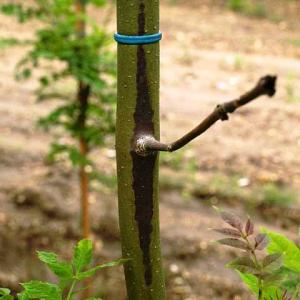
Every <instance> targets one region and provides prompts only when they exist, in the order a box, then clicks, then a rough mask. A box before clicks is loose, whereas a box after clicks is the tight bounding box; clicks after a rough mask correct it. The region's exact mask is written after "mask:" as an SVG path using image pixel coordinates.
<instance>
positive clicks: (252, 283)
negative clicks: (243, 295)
mask: <svg viewBox="0 0 300 300" xmlns="http://www.w3.org/2000/svg"><path fill="white" fill-rule="evenodd" d="M237 272H238V274H239V275H240V277H241V279H242V281H243V282H244V283H245V284H246V285H247V286H248V287H249V288H250V290H251V291H252V292H253V293H254V294H255V295H258V279H257V277H256V276H255V275H253V274H245V273H241V272H239V271H237Z"/></svg>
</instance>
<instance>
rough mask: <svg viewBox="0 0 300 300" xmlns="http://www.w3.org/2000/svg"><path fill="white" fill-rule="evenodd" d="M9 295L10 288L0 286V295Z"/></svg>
mask: <svg viewBox="0 0 300 300" xmlns="http://www.w3.org/2000/svg"><path fill="white" fill-rule="evenodd" d="M3 295H10V290H9V289H5V288H0V296H3Z"/></svg>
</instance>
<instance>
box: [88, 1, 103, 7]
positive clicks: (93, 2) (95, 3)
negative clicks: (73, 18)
mask: <svg viewBox="0 0 300 300" xmlns="http://www.w3.org/2000/svg"><path fill="white" fill-rule="evenodd" d="M90 3H91V4H93V5H95V6H99V7H100V6H103V5H105V4H106V0H90Z"/></svg>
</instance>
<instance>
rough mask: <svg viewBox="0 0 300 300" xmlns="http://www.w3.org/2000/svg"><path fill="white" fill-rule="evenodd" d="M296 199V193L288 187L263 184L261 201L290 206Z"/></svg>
mask: <svg viewBox="0 0 300 300" xmlns="http://www.w3.org/2000/svg"><path fill="white" fill-rule="evenodd" d="M296 201H297V196H296V194H295V193H294V192H293V191H292V190H289V189H286V188H283V187H280V186H277V185H275V184H274V183H268V184H266V185H265V186H263V190H262V202H263V203H266V204H270V205H274V204H275V205H281V206H290V205H292V204H294V203H295V202H296Z"/></svg>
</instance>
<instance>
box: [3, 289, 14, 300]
mask: <svg viewBox="0 0 300 300" xmlns="http://www.w3.org/2000/svg"><path fill="white" fill-rule="evenodd" d="M13 299H14V297H13V296H12V295H11V294H10V290H9V289H5V288H0V300H13Z"/></svg>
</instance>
